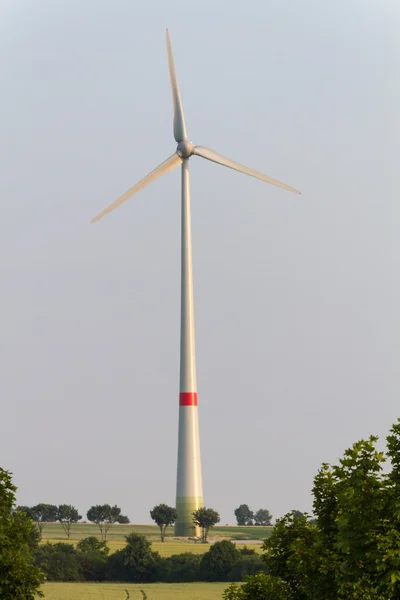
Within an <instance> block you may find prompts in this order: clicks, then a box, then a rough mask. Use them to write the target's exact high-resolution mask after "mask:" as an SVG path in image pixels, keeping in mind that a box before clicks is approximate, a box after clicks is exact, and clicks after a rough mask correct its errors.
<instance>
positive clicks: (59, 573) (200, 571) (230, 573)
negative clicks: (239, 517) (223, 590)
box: [33, 532, 265, 583]
mask: <svg viewBox="0 0 400 600" xmlns="http://www.w3.org/2000/svg"><path fill="white" fill-rule="evenodd" d="M125 540H126V545H125V547H124V548H123V549H121V550H117V551H116V552H114V553H113V554H109V548H108V546H107V543H106V542H101V541H100V540H98V539H97V538H96V537H88V538H85V539H83V540H81V541H79V542H78V544H77V545H76V547H74V546H72V545H71V544H69V543H64V542H59V543H56V544H50V543H47V544H41V545H38V546H37V547H36V548H35V549H34V551H33V560H34V564H35V565H36V566H37V567H38V568H40V570H41V571H43V572H44V574H45V576H46V580H47V581H119V582H129V583H152V582H166V583H183V582H194V581H242V579H243V577H244V576H245V575H252V574H255V573H257V572H259V571H260V570H262V571H265V567H264V565H263V563H262V561H261V559H260V557H259V556H258V555H257V553H256V551H255V550H254V549H252V548H246V547H244V548H241V549H239V548H238V547H237V546H236V545H235V544H234V543H232V542H230V541H227V540H224V541H221V542H216V543H215V544H213V545H211V546H210V549H209V550H208V551H207V552H205V553H204V554H194V553H192V552H185V553H182V554H175V555H173V556H169V557H168V558H164V557H162V556H160V554H159V553H158V552H154V551H153V550H152V548H151V542H150V541H149V540H148V539H147V538H146V537H145V536H143V535H139V534H137V533H134V532H133V533H130V534H128V535H127V536H125Z"/></svg>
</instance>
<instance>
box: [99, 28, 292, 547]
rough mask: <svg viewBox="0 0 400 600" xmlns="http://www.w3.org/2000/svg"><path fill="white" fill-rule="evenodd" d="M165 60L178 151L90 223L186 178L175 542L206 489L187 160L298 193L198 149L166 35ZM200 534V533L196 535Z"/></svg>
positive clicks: (188, 531)
mask: <svg viewBox="0 0 400 600" xmlns="http://www.w3.org/2000/svg"><path fill="white" fill-rule="evenodd" d="M167 54H168V65H169V74H170V79H171V88H172V101H173V107H174V126H173V130H174V137H175V141H176V142H177V144H178V145H177V148H176V151H175V152H174V154H173V155H172V156H170V157H169V158H167V160H166V161H164V162H163V163H161V164H160V165H159V166H158V167H156V168H155V169H154V170H153V171H152V172H151V173H149V175H146V177H144V178H143V179H141V180H140V181H139V182H138V183H137V184H136V185H134V186H133V187H132V188H130V189H129V190H128V191H127V192H125V194H123V195H122V196H120V197H119V198H118V199H117V200H115V202H113V203H112V204H110V206H108V207H107V208H105V209H104V210H103V211H102V212H101V213H100V214H99V215H98V216H97V217H95V218H94V219H93V220H92V223H93V222H94V221H98V220H99V219H101V218H102V217H104V216H105V215H106V214H108V213H109V212H111V211H112V210H114V208H117V207H118V206H119V205H120V204H123V203H124V202H126V201H127V200H129V198H131V197H132V196H133V195H134V194H136V192H138V191H139V190H141V189H143V188H144V187H145V186H146V185H148V184H149V183H151V182H152V181H154V180H155V179H158V177H161V176H162V175H165V174H166V173H168V172H169V171H172V170H173V169H175V168H176V167H178V166H181V172H182V175H181V177H182V180H181V181H182V212H181V347H180V384H179V435H178V476H177V487H176V509H177V512H178V519H177V521H176V523H175V535H176V536H191V535H193V533H194V526H193V516H192V515H193V512H194V511H195V510H197V509H198V508H200V507H202V506H204V500H203V485H202V477H201V461H200V436H199V421H198V406H197V382H196V358H195V338H194V306H193V274H192V234H191V219H190V185H189V159H190V158H191V157H192V156H200V157H201V158H205V159H207V160H210V161H212V162H215V163H217V164H219V165H222V166H224V167H229V168H230V169H234V170H235V171H239V172H240V173H244V174H245V175H250V176H251V177H255V178H256V179H261V180H262V181H266V182H267V183H271V184H273V185H276V186H278V187H280V188H283V189H285V190H289V191H290V192H295V193H297V194H299V193H300V192H299V191H298V190H295V189H294V188H292V187H290V186H288V185H286V184H284V183H281V182H280V181H277V180H276V179H272V178H271V177H267V176H266V175H263V174H262V173H259V172H257V171H254V170H253V169H250V168H248V167H245V166H243V165H240V164H239V163H236V162H233V161H232V160H229V159H228V158H225V157H223V156H221V154H217V153H216V152H214V151H213V150H210V149H209V148H205V147H204V146H194V145H193V144H192V142H190V141H189V139H188V136H187V134H186V125H185V119H184V115H183V108H182V102H181V97H180V93H179V87H178V80H177V77H176V72H175V64H174V59H173V56H172V49H171V41H170V38H169V34H168V30H167ZM196 533H198V532H196Z"/></svg>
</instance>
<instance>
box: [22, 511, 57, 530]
mask: <svg viewBox="0 0 400 600" xmlns="http://www.w3.org/2000/svg"><path fill="white" fill-rule="evenodd" d="M23 510H24V511H25V513H26V515H27V516H28V517H30V518H31V519H32V520H33V521H35V523H36V527H37V528H38V531H39V535H40V539H42V535H43V533H42V532H43V528H44V526H45V524H46V523H51V522H53V521H57V506H55V505H54V504H44V503H40V504H36V505H35V506H31V507H30V508H29V507H28V506H24V507H23Z"/></svg>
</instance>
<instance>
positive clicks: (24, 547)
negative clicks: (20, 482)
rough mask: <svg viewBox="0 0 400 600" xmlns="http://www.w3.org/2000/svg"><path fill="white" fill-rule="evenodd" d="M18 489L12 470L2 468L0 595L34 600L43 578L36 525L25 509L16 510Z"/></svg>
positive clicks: (5, 599)
mask: <svg viewBox="0 0 400 600" xmlns="http://www.w3.org/2000/svg"><path fill="white" fill-rule="evenodd" d="M16 490H17V488H16V487H15V486H14V485H13V483H12V479H11V473H10V472H9V471H5V470H4V469H2V468H1V467H0V598H1V600H33V599H34V598H36V597H37V596H40V597H42V596H43V594H42V592H41V591H40V586H41V583H42V582H43V579H44V578H43V574H42V573H41V571H40V570H39V569H38V568H37V567H36V566H35V565H34V564H33V562H32V554H31V544H32V531H33V530H34V528H35V526H34V524H33V522H32V520H31V519H30V518H29V517H27V515H26V514H25V513H24V512H22V511H20V510H14V507H15V492H16Z"/></svg>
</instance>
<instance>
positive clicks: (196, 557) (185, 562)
mask: <svg viewBox="0 0 400 600" xmlns="http://www.w3.org/2000/svg"><path fill="white" fill-rule="evenodd" d="M201 559H202V556H201V554H194V553H193V552H183V553H182V554H173V555H172V556H169V557H168V558H166V559H164V564H163V567H164V569H163V573H162V574H161V572H160V575H161V579H159V576H157V577H156V579H157V581H160V580H161V581H166V582H168V583H186V582H191V581H200V580H201V576H200V562H201ZM157 575H158V574H157Z"/></svg>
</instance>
